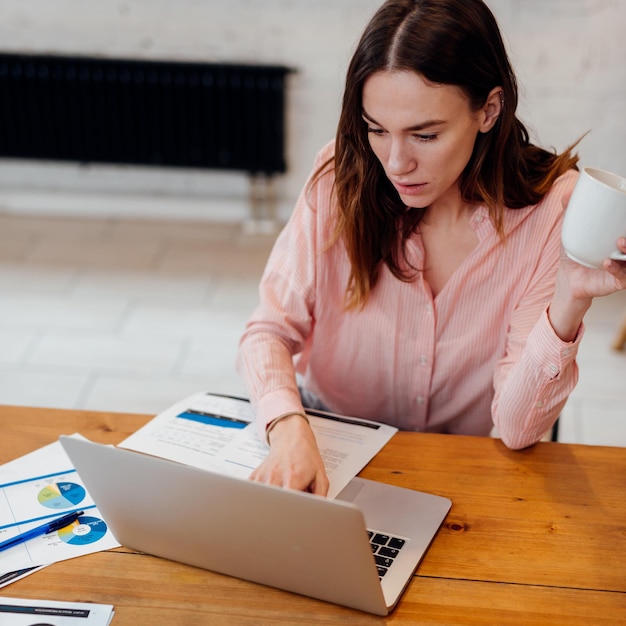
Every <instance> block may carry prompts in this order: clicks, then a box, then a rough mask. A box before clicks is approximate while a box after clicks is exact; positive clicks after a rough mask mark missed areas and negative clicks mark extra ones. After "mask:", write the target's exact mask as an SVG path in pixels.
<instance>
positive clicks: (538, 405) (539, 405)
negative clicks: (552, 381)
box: [535, 400, 543, 409]
mask: <svg viewBox="0 0 626 626" xmlns="http://www.w3.org/2000/svg"><path fill="white" fill-rule="evenodd" d="M535 406H536V407H537V408H538V409H540V408H541V407H542V406H543V400H539V402H537V404H536V405H535Z"/></svg>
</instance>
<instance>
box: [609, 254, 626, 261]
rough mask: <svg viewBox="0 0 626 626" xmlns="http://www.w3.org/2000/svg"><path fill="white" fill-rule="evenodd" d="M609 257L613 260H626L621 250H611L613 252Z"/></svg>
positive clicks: (625, 255)
mask: <svg viewBox="0 0 626 626" xmlns="http://www.w3.org/2000/svg"><path fill="white" fill-rule="evenodd" d="M609 258H610V259H613V260H614V261H626V254H622V253H621V252H613V254H611V256H610V257H609Z"/></svg>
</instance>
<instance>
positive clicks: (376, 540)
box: [367, 530, 406, 579]
mask: <svg viewBox="0 0 626 626" xmlns="http://www.w3.org/2000/svg"><path fill="white" fill-rule="evenodd" d="M367 534H368V536H369V539H370V546H371V547H372V554H373V555H374V560H375V561H376V568H377V569H378V577H379V578H381V579H382V577H383V576H384V575H385V574H386V573H387V571H388V570H389V568H390V567H391V565H392V563H393V561H394V559H395V558H396V557H397V556H398V553H399V552H400V550H402V548H403V547H404V546H405V545H406V539H402V537H394V536H393V535H385V534H384V533H379V532H377V531H375V530H368V531H367Z"/></svg>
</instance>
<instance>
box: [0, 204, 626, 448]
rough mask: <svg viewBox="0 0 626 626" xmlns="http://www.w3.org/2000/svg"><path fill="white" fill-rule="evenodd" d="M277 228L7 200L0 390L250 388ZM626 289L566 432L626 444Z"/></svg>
mask: <svg viewBox="0 0 626 626" xmlns="http://www.w3.org/2000/svg"><path fill="white" fill-rule="evenodd" d="M272 241H273V237H271V236H267V235H249V234H248V235H246V234H244V233H243V232H242V230H241V227H240V226H239V225H237V224H232V225H231V224H206V223H188V222H187V223H186V222H179V223H172V222H137V221H120V220H97V219H94V220H88V219H51V218H27V217H19V216H12V215H3V214H1V213H0V404H24V405H30V406H52V407H71V408H85V409H95V410H100V409H102V410H112V411H123V412H141V413H157V412H159V411H161V410H163V409H164V408H166V407H167V406H169V405H170V404H172V403H173V402H175V401H176V400H178V399H180V398H181V397H183V396H185V395H187V394H190V393H192V392H195V391H200V390H204V389H207V390H215V391H222V392H226V393H243V391H244V390H243V387H242V385H241V382H240V381H239V379H238V376H237V374H236V372H235V369H234V359H235V352H236V346H237V341H238V338H239V335H240V334H241V332H242V330H243V327H244V324H245V321H246V319H247V317H248V315H249V314H250V312H251V310H252V308H253V306H254V304H255V302H256V287H257V283H258V280H259V278H260V276H261V272H262V270H263V266H264V263H265V259H266V258H267V254H268V252H269V249H270V247H271V244H272ZM624 316H626V293H620V294H616V295H614V296H611V297H609V298H605V299H603V300H598V301H597V302H596V303H595V304H594V307H593V309H592V310H591V311H590V313H589V315H588V323H587V325H588V330H587V337H586V338H585V341H584V342H583V347H582V350H581V353H580V359H579V362H580V369H581V381H580V383H579V386H578V387H577V389H576V390H575V392H574V393H573V394H572V396H571V398H570V401H569V402H568V405H567V406H566V408H565V411H564V413H563V416H562V420H561V438H562V440H565V441H574V442H582V443H600V444H606V445H620V446H626V352H624V353H617V352H614V351H612V350H611V348H610V344H611V342H612V340H613V338H614V336H615V333H616V329H617V327H618V324H619V323H620V321H621V319H622V318H623V317H624Z"/></svg>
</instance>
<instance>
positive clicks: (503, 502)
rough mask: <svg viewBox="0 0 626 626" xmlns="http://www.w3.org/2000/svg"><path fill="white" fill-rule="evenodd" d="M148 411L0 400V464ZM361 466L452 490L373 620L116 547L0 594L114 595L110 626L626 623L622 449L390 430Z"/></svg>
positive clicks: (377, 475)
mask: <svg viewBox="0 0 626 626" xmlns="http://www.w3.org/2000/svg"><path fill="white" fill-rule="evenodd" d="M148 419H149V417H148V416H141V415H122V414H113V413H95V412H87V411H70V410H47V409H30V408H23V407H9V406H4V407H2V406H0V463H6V462H7V461H10V460H12V459H14V458H16V457H18V456H21V455H23V454H25V453H27V452H30V451H32V450H35V449H37V448H39V447H41V446H43V445H45V444H48V443H50V442H52V441H55V440H56V439H57V437H58V436H59V435H60V434H71V433H74V432H79V433H81V434H83V435H85V436H86V437H88V438H89V439H92V440H94V441H98V442H101V443H118V442H120V441H121V440H122V439H124V438H125V437H126V436H128V435H129V434H130V433H131V432H134V431H135V430H136V429H137V428H139V427H140V426H141V425H143V424H144V423H145V422H146V421H147V420H148ZM362 476H364V477H366V478H371V479H374V480H379V481H383V482H389V483H393V484H396V485H400V486H404V487H411V488H414V489H418V490H422V491H430V492H432V493H437V494H440V495H443V496H447V497H448V498H450V499H451V500H452V502H453V506H452V510H451V512H450V514H449V515H448V517H447V518H446V520H445V522H444V525H443V527H442V528H441V530H440V532H439V534H438V535H437V537H436V538H435V540H434V542H433V544H432V546H431V548H430V550H429V552H428V553H427V555H426V557H425V559H424V561H423V562H422V564H421V565H420V567H419V569H418V571H417V574H416V575H415V577H414V578H413V580H412V581H411V583H410V585H409V587H408V589H407V591H406V593H405V595H404V597H403V599H402V600H401V602H400V604H399V605H398V607H397V608H396V610H395V611H394V613H393V614H392V615H391V616H389V617H387V618H379V617H374V616H370V615H368V614H365V613H361V612H359V611H355V610H352V609H346V608H343V607H338V606H335V605H331V604H327V603H324V602H321V601H317V600H313V599H310V598H305V597H301V596H297V595H294V594H290V593H287V592H284V591H280V590H277V589H270V588H268V587H264V586H261V585H257V584H253V583H249V582H246V581H242V580H238V579H235V578H230V577H227V576H223V575H219V574H214V573H212V572H207V571H204V570H201V569H197V568H193V567H189V566H186V565H181V564H178V563H173V562H170V561H166V560H163V559H159V558H156V557H152V556H148V555H145V554H138V553H135V552H133V551H131V550H128V549H126V548H119V549H117V550H113V551H109V552H99V553H96V554H92V555H88V556H83V557H79V558H76V559H72V560H69V561H65V562H60V563H55V564H54V565H52V566H50V567H48V568H45V569H43V570H41V571H40V572H37V573H35V574H33V575H31V576H28V577H26V578H24V579H22V580H20V581H17V582H15V583H13V584H11V585H9V586H8V587H5V588H3V589H0V599H1V596H3V595H4V596H17V597H23V598H39V599H50V600H66V601H77V602H100V603H106V604H114V605H115V618H114V620H113V626H141V625H144V624H145V625H149V626H161V625H167V626H186V625H190V626H191V625H193V626H198V625H204V624H250V625H252V624H254V625H261V624H267V625H270V624H271V625H274V624H342V625H343V624H359V625H360V624H387V623H388V624H420V625H422V624H445V625H447V626H450V625H454V624H475V625H480V626H485V625H488V624H494V625H498V626H504V625H507V624H511V625H515V626H520V625H523V624H540V625H541V626H546V625H549V624H567V625H568V626H572V625H575V624H581V625H584V626H589V625H594V626H597V625H600V624H611V625H615V624H626V498H625V496H626V489H625V487H626V449H623V448H610V447H598V446H580V445H566V444H559V443H540V444H538V445H536V446H534V447H532V448H529V449H527V450H524V451H521V452H513V451H510V450H507V449H506V448H505V447H504V445H502V443H501V442H500V441H498V440H495V439H490V438H476V437H461V436H455V435H432V434H419V433H398V434H397V435H396V436H394V437H393V439H392V440H391V442H390V443H389V444H388V445H387V446H386V447H385V448H384V449H383V450H382V451H381V453H380V454H378V455H377V456H376V458H375V459H374V460H373V461H372V462H371V463H370V464H369V465H368V467H367V468H366V469H365V470H364V471H363V472H362Z"/></svg>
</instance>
